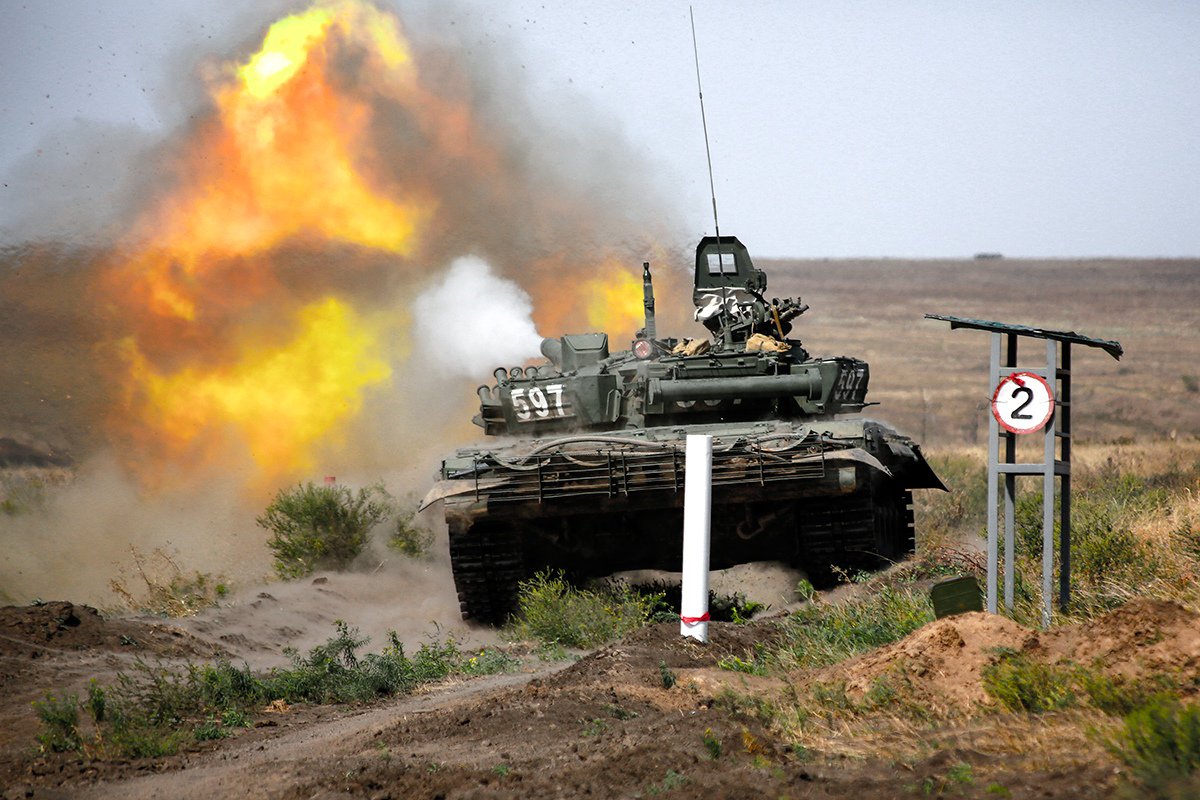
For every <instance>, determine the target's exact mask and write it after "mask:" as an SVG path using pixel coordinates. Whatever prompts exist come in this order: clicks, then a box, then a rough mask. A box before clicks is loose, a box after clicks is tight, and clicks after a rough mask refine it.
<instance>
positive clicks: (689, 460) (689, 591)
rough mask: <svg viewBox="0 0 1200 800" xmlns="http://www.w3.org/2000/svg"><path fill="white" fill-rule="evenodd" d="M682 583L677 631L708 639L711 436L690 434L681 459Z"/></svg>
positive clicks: (706, 640)
mask: <svg viewBox="0 0 1200 800" xmlns="http://www.w3.org/2000/svg"><path fill="white" fill-rule="evenodd" d="M684 469H685V474H684V477H685V480H684V486H683V586H682V588H681V592H680V594H681V601H680V608H679V635H680V636H690V637H692V638H693V639H695V640H697V641H699V642H708V550H709V534H710V529H711V522H712V437H711V436H703V435H698V434H690V435H689V436H688V437H687V454H686V460H685V462H684Z"/></svg>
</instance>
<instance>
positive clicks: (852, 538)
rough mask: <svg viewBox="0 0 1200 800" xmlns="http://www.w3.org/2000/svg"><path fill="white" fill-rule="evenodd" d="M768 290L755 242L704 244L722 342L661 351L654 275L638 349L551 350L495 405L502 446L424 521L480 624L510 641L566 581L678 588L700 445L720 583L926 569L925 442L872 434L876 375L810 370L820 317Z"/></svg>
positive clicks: (498, 377) (487, 407)
mask: <svg viewBox="0 0 1200 800" xmlns="http://www.w3.org/2000/svg"><path fill="white" fill-rule="evenodd" d="M766 288H767V278H766V275H765V274H764V273H763V272H762V271H761V270H758V269H755V267H754V265H753V263H752V262H751V260H750V255H749V253H748V252H747V250H746V248H745V246H744V245H743V244H742V243H741V242H740V241H738V240H737V239H736V238H735V237H731V236H722V237H705V238H704V239H702V240H701V241H700V244H699V246H698V247H697V248H696V270H695V289H694V292H693V296H692V299H693V302H694V304H695V306H696V311H695V318H696V319H697V320H698V321H699V322H701V323H702V324H703V325H704V327H705V328H706V329H707V331H708V336H705V337H703V338H699V339H695V340H684V341H677V340H675V339H661V338H659V337H658V335H657V332H656V328H655V321H654V294H653V287H652V284H651V276H650V267H649V264H645V265H643V292H644V304H645V310H646V323H645V328H644V329H643V330H641V331H639V332H638V334H637V336H636V338H635V339H634V341H633V343H632V346H631V347H630V349H628V350H622V351H619V352H616V353H613V352H610V350H609V340H608V336H607V335H606V334H604V333H584V334H571V335H565V336H562V337H560V338H558V339H546V340H544V341H543V342H542V353H543V355H545V357H546V361H545V363H543V364H541V365H538V366H530V367H526V368H521V367H515V368H512V369H505V368H499V369H497V370H496V371H495V373H494V377H495V383H494V384H492V385H486V386H481V387H480V388H479V390H478V392H479V401H480V411H479V415H478V416H477V417H476V418H475V423H476V424H477V425H479V426H480V427H482V428H483V429H484V432H485V433H486V434H488V435H490V436H497V437H502V438H499V439H498V440H497V442H496V444H495V445H494V446H489V447H474V448H467V449H463V450H459V451H458V452H457V453H456V454H455V455H454V456H452V457H450V458H447V459H446V460H445V461H444V462H443V463H442V468H441V471H440V473H439V475H438V481H437V483H436V484H435V485H434V486H433V488H432V489H431V490H430V492H429V494H428V495H427V496H426V498H425V501H424V502H423V504H422V507H426V506H428V505H430V504H432V503H435V502H439V501H440V502H441V503H442V504H443V508H444V512H445V517H446V522H447V524H448V527H449V532H450V556H451V561H452V564H453V570H454V581H455V585H456V587H457V589H458V596H459V600H460V603H461V606H462V613H463V616H464V618H467V619H473V620H478V621H480V622H486V623H492V624H500V623H502V622H503V621H504V620H505V618H506V617H507V615H508V614H509V613H511V612H512V611H513V610H514V604H515V599H516V591H517V585H518V583H519V582H520V581H521V580H524V579H526V578H528V577H530V576H532V575H533V574H534V573H536V572H538V571H541V570H544V569H547V568H551V569H561V570H563V571H564V572H565V573H566V575H567V576H569V577H570V578H572V579H575V580H581V579H585V578H588V577H594V576H603V575H609V574H611V573H613V572H616V571H620V570H626V569H665V570H676V571H677V570H679V568H680V558H681V540H682V507H683V485H684V471H683V467H684V457H683V452H684V441H685V437H686V436H687V435H688V434H689V433H705V434H710V435H712V437H713V467H712V476H713V493H712V502H713V509H712V550H711V565H712V568H713V569H722V568H725V567H730V566H733V565H735V564H741V563H746V562H751V561H765V560H781V561H787V562H790V563H792V564H794V565H796V566H798V567H800V568H802V569H804V570H806V571H807V572H808V574H809V576H810V578H811V579H812V580H813V582H814V583H815V584H817V585H821V584H823V583H828V582H829V580H830V578H831V576H832V574H833V569H834V568H835V567H837V568H843V569H859V568H869V567H875V566H878V565H881V564H884V563H887V562H888V561H890V560H894V559H897V558H900V557H902V556H904V555H905V554H907V553H909V552H911V551H912V549H913V524H912V509H911V502H912V495H911V493H910V492H911V490H912V489H920V488H944V487H943V486H942V484H941V481H940V480H939V479H938V477H937V476H936V475H935V474H934V473H933V471H932V470H931V469H930V467H929V465H928V464H927V463H926V462H925V459H924V457H923V456H922V455H921V452H920V449H919V448H918V447H917V445H916V444H914V443H913V441H912V440H911V439H909V438H907V437H905V436H902V435H900V434H899V433H897V432H896V431H894V430H892V429H891V428H889V427H887V426H886V425H884V424H882V423H880V422H876V421H872V420H869V419H865V418H862V417H860V416H858V413H859V412H861V411H862V409H863V408H864V407H865V406H866V405H867V403H866V394H867V382H868V380H869V377H870V372H869V370H868V367H867V364H866V362H864V361H861V360H859V359H857V358H851V357H847V356H836V357H826V358H815V357H811V356H810V355H809V354H808V352H806V351H805V350H804V348H803V347H802V346H801V343H800V341H798V340H796V339H790V338H788V334H789V333H790V331H791V327H792V320H794V319H795V318H796V317H798V316H799V315H800V314H802V313H803V312H804V311H805V310H806V309H807V306H805V305H803V304H801V303H800V302H799V300H793V299H791V298H786V299H783V300H780V299H778V298H773V299H771V300H767V299H766V298H765V296H764V292H765V291H766Z"/></svg>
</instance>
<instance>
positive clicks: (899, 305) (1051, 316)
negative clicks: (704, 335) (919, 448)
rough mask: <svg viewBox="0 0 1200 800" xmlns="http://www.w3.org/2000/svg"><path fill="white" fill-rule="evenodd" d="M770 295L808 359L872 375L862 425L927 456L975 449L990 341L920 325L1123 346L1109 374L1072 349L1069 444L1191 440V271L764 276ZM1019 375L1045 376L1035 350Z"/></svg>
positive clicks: (1194, 324)
mask: <svg viewBox="0 0 1200 800" xmlns="http://www.w3.org/2000/svg"><path fill="white" fill-rule="evenodd" d="M760 266H761V267H763V268H765V269H766V270H767V273H768V278H769V281H770V284H769V292H768V294H769V295H773V296H783V295H792V294H800V295H802V296H803V297H804V300H805V302H807V303H808V304H809V305H810V306H812V309H811V310H810V311H809V312H807V313H806V314H805V315H804V316H803V317H801V318H800V320H799V321H798V323H797V328H796V331H797V332H798V333H799V336H800V337H801V338H802V339H803V340H804V341H805V345H806V346H807V347H808V348H809V349H810V350H811V351H813V352H815V353H829V354H835V353H837V354H840V353H845V354H847V355H855V356H858V357H860V358H864V359H866V360H867V361H868V362H869V363H870V364H871V392H870V394H869V396H868V399H870V400H873V401H875V402H877V403H879V404H880V405H879V407H878V408H877V409H871V410H870V411H871V412H872V413H874V414H877V415H878V416H879V417H880V418H882V419H885V420H888V421H890V422H892V423H894V424H896V425H897V426H899V427H900V428H902V429H903V430H904V431H905V432H906V433H909V434H911V435H912V436H914V437H915V438H917V439H918V440H919V441H922V442H925V443H926V446H927V448H932V447H935V446H937V445H939V444H955V443H964V444H974V443H982V441H983V438H984V436H985V435H986V433H987V413H988V412H987V410H986V408H985V407H984V406H985V404H986V403H987V401H988V400H989V399H990V396H989V389H988V387H987V385H986V383H987V365H988V352H989V351H988V348H989V345H990V342H989V338H990V337H989V335H988V334H987V333H985V332H983V331H972V330H961V329H960V330H956V331H951V330H950V326H949V324H948V323H945V322H939V321H933V320H926V319H924V318H923V317H924V315H925V314H943V315H947V316H955V317H965V318H969V319H988V320H996V321H1001V322H1011V323H1016V324H1020V325H1030V326H1033V327H1041V328H1051V329H1055V330H1064V331H1075V332H1077V333H1080V334H1082V335H1084V336H1089V337H1091V338H1095V339H1110V340H1116V341H1119V342H1120V343H1121V345H1122V346H1123V347H1124V349H1125V355H1124V357H1123V358H1122V359H1121V360H1120V361H1115V360H1114V359H1112V358H1111V357H1110V356H1109V355H1108V354H1107V353H1105V352H1104V351H1102V350H1098V349H1095V348H1088V347H1082V346H1079V345H1075V346H1074V347H1073V348H1072V360H1073V364H1072V367H1073V369H1072V372H1073V386H1072V388H1073V392H1074V396H1073V402H1074V405H1075V410H1074V417H1073V426H1074V429H1075V437H1076V439H1077V440H1078V441H1101V442H1103V441H1113V440H1119V439H1128V438H1147V439H1156V438H1166V437H1170V436H1172V435H1174V436H1176V437H1184V438H1187V437H1191V436H1195V435H1197V434H1200V402H1197V401H1198V400H1200V261H1197V260H1159V261H1151V260H1123V259H1102V260H1079V261H1073V260H1054V261H1028V260H1013V259H998V260H976V261H902V260H887V261H865V260H864V261H833V260H831V261H795V262H791V261H788V262H764V263H763V264H761V265H760ZM1028 342H1029V343H1028V344H1024V345H1023V349H1022V350H1021V351H1020V353H1019V356H1020V359H1021V360H1020V363H1021V364H1022V365H1025V364H1028V365H1029V366H1034V367H1036V366H1039V365H1040V364H1042V363H1044V362H1045V352H1044V348H1043V347H1042V346H1041V343H1040V341H1038V340H1028Z"/></svg>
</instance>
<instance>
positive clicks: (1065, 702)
mask: <svg viewBox="0 0 1200 800" xmlns="http://www.w3.org/2000/svg"><path fill="white" fill-rule="evenodd" d="M983 690H984V691H985V692H987V694H988V695H989V696H990V697H992V698H993V699H995V700H996V702H998V703H999V704H1000V705H1001V706H1002V707H1003V708H1005V709H1007V710H1008V711H1028V712H1031V713H1034V714H1040V713H1042V712H1044V711H1057V710H1059V709H1063V708H1070V707H1071V706H1074V705H1076V702H1077V699H1076V696H1075V675H1074V673H1073V672H1072V671H1071V670H1070V669H1065V668H1062V667H1056V666H1051V665H1049V664H1044V663H1042V662H1040V661H1035V660H1033V659H1030V658H1028V657H1027V656H1025V655H1022V654H1020V653H1010V652H1005V653H1002V654H1001V657H1000V660H999V661H997V662H996V663H994V664H989V665H987V666H986V667H984V668H983Z"/></svg>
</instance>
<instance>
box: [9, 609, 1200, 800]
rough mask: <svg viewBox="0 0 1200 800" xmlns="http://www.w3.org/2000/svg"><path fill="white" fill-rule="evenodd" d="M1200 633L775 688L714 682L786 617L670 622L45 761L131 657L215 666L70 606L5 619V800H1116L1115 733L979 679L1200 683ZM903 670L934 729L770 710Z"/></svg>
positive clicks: (1018, 638) (1132, 617)
mask: <svg viewBox="0 0 1200 800" xmlns="http://www.w3.org/2000/svg"><path fill="white" fill-rule="evenodd" d="M1198 622H1200V619H1198V618H1197V615H1196V614H1194V613H1192V612H1190V611H1186V610H1184V609H1183V608H1181V607H1179V606H1175V605H1173V604H1170V603H1161V602H1146V603H1134V604H1131V605H1129V606H1126V607H1125V608H1123V609H1120V610H1118V611H1116V612H1114V613H1112V614H1110V615H1108V616H1107V617H1104V618H1102V619H1100V620H1098V621H1094V622H1091V623H1088V624H1086V625H1081V626H1066V627H1062V628H1058V629H1055V630H1053V631H1050V632H1036V631H1031V630H1028V629H1025V628H1022V627H1021V626H1019V625H1017V624H1015V623H1012V622H1009V621H1007V620H1004V619H1001V618H999V617H994V616H990V615H986V614H967V615H962V616H959V617H954V618H950V619H945V620H940V621H938V622H934V623H931V624H929V625H927V626H925V627H924V628H922V629H920V630H918V631H916V632H915V633H914V634H912V635H911V636H909V637H908V638H906V639H904V640H902V641H900V642H897V643H895V644H893V645H889V646H887V647H884V648H880V649H879V650H877V651H874V652H872V653H868V654H865V655H863V656H860V657H858V658H855V659H851V660H849V661H846V662H843V663H842V664H838V665H835V666H833V667H828V668H825V669H823V670H812V671H803V672H797V673H795V674H791V675H784V676H775V677H760V676H754V675H747V674H743V673H739V672H733V671H730V670H726V669H721V668H720V667H719V666H718V664H719V662H720V660H721V659H722V658H724V657H727V656H738V657H742V658H745V657H746V656H747V654H748V653H750V652H752V651H753V649H754V647H755V645H756V644H758V643H770V642H771V641H773V640H776V639H777V638H778V637H779V636H780V635H781V634H780V622H779V618H774V619H767V620H762V621H758V622H755V623H752V624H749V625H733V624H723V623H712V624H711V625H710V629H709V630H710V637H711V640H710V642H709V643H708V644H707V645H703V644H699V643H697V642H694V641H692V640H690V639H684V638H682V637H680V636H679V633H678V626H676V625H674V624H660V625H655V626H651V627H649V628H645V629H642V630H640V631H637V632H635V633H634V634H632V635H630V636H628V637H626V638H625V639H624V640H622V641H620V642H617V643H616V644H613V645H611V646H608V647H604V648H601V649H599V650H596V651H594V652H591V653H588V654H586V655H583V656H582V657H581V658H579V660H578V661H575V662H567V663H560V664H557V665H555V664H549V665H548V664H545V663H542V662H539V661H536V660H533V659H530V660H528V662H527V663H526V665H525V666H524V667H523V669H522V671H520V672H517V673H511V674H502V675H494V676H489V677H484V678H478V679H455V680H451V681H449V682H447V683H444V684H440V685H436V686H432V687H429V688H427V689H425V690H423V691H421V692H419V693H417V694H414V695H411V696H405V697H399V698H394V699H390V700H386V701H383V702H380V703H378V704H374V705H371V706H367V707H333V706H292V707H280V706H278V705H277V706H276V707H275V708H273V709H271V710H267V709H264V710H263V712H262V713H260V714H259V715H258V716H257V719H256V720H255V724H254V727H252V728H250V729H247V730H245V731H243V732H241V733H239V734H238V735H237V736H235V737H234V738H231V739H227V740H220V741H215V742H208V743H205V744H204V745H203V746H202V747H201V748H200V749H198V750H196V751H192V752H187V753H182V754H180V755H176V756H171V757H167V758H163V759H130V760H118V761H100V760H92V759H90V758H89V757H88V755H87V754H86V753H84V754H79V753H68V754H47V753H40V752H38V748H37V746H36V743H35V740H34V735H35V733H36V730H37V725H36V720H35V717H34V714H33V713H32V710H31V707H30V703H31V702H32V701H33V700H35V699H38V698H39V697H40V696H41V695H42V694H43V693H44V692H45V691H47V690H54V691H56V692H59V691H75V692H82V691H86V683H87V681H88V680H89V679H90V678H92V677H96V678H99V679H100V680H101V681H105V680H111V679H112V677H113V675H114V674H115V673H116V672H117V671H118V670H121V669H123V668H127V667H128V665H129V664H130V663H131V661H132V659H133V658H136V657H141V658H143V659H158V660H162V661H164V662H166V663H170V662H173V661H181V660H184V659H190V660H193V661H195V660H202V659H205V658H211V657H214V656H216V655H219V654H220V649H219V648H218V647H216V646H215V645H213V644H211V643H208V642H206V641H204V640H202V639H199V638H196V637H195V636H193V635H192V634H189V633H186V632H184V631H183V630H181V629H180V628H178V627H175V626H174V625H171V624H167V623H158V622H151V621H147V620H136V619H105V618H103V617H102V616H100V615H99V614H97V613H96V612H95V611H94V610H92V609H89V608H87V607H81V606H74V605H71V604H69V603H49V604H45V605H41V606H25V607H12V606H10V607H7V608H4V609H0V632H2V633H0V635H2V638H0V658H2V659H3V693H2V696H3V700H2V701H0V720H2V722H3V725H2V733H0V783H2V784H3V786H4V787H5V792H6V794H5V797H42V798H56V797H89V798H93V797H94V798H101V797H114V798H115V797H121V798H152V797H162V798H178V797H197V798H200V797H204V798H207V797H219V796H231V797H263V798H268V797H269V798H320V797H369V798H389V797H390V798H410V797H412V798H418V797H427V798H438V797H445V798H453V797H463V798H470V797H513V798H517V797H520V798H551V797H588V796H590V797H654V796H671V797H679V798H688V797H695V798H700V797H705V798H711V797H731V798H732V797H773V798H774V797H794V798H817V797H856V798H895V797H903V796H927V795H936V796H952V797H988V798H991V797H997V796H1001V797H1014V798H1019V797H1039V798H1041V797H1062V798H1078V797H1083V798H1086V797H1096V798H1101V797H1110V796H1115V795H1114V792H1116V791H1117V789H1118V787H1120V785H1121V770H1120V768H1119V765H1118V763H1117V762H1116V761H1115V760H1114V759H1113V758H1112V757H1111V756H1110V755H1108V753H1107V752H1106V750H1105V748H1104V747H1103V746H1102V744H1101V743H1100V742H1099V740H1098V738H1096V737H1095V736H1093V735H1090V734H1088V733H1087V729H1088V728H1089V727H1092V728H1094V727H1096V726H1102V725H1103V724H1105V723H1104V721H1103V720H1102V719H1099V718H1098V717H1088V715H1087V713H1085V712H1080V711H1074V712H1063V713H1060V714H1047V715H1042V716H1030V715H1012V714H1003V713H999V712H998V711H996V710H995V709H991V708H989V707H988V705H987V704H988V700H987V697H986V696H985V695H984V694H983V692H982V689H981V688H980V680H981V678H980V675H981V672H982V669H983V666H984V665H985V664H987V663H989V662H990V661H991V660H993V659H995V658H996V649H995V648H997V647H1005V648H1008V650H1010V651H1017V652H1022V653H1025V654H1027V655H1029V656H1030V657H1031V658H1037V659H1040V660H1044V661H1046V662H1048V663H1055V662H1063V663H1067V662H1069V663H1079V664H1089V665H1097V666H1100V667H1103V668H1104V669H1106V670H1109V671H1111V672H1113V673H1114V674H1118V673H1119V674H1121V675H1124V676H1127V677H1139V676H1147V675H1153V674H1160V673H1162V672H1164V671H1167V672H1171V673H1172V674H1174V675H1176V676H1178V677H1181V678H1184V679H1185V682H1186V680H1190V681H1191V682H1192V684H1193V685H1195V684H1197V683H1200V634H1198V633H1197V631H1198V630H1200V625H1198V624H1197V623H1198ZM898 669H899V670H906V671H907V676H908V685H909V686H912V687H917V688H916V691H917V694H918V695H919V696H920V698H921V700H922V702H924V703H926V704H928V705H929V706H930V707H931V708H932V707H935V706H939V704H940V706H941V710H940V711H939V712H938V713H936V714H934V715H933V716H931V717H930V720H929V721H928V722H927V723H924V724H921V723H916V722H913V721H911V720H908V721H905V720H904V719H902V718H901V717H899V716H888V715H885V716H882V717H881V718H880V719H878V720H875V721H871V720H867V721H863V720H859V721H858V722H842V721H839V720H836V719H834V718H832V717H831V718H830V719H829V720H828V721H825V722H822V721H820V720H816V721H814V722H813V723H812V725H811V726H810V729H811V730H817V731H819V735H817V736H811V735H810V736H807V737H799V738H797V737H796V736H795V735H791V734H790V733H789V731H790V730H791V729H790V728H789V723H788V721H787V720H786V719H783V720H781V719H779V718H778V717H775V718H773V717H771V716H770V715H768V714H765V713H759V711H758V709H763V708H767V707H769V705H768V704H772V703H774V704H776V707H781V706H786V705H787V702H786V701H787V698H788V696H789V694H790V695H792V696H796V694H797V693H804V692H807V691H809V690H810V689H811V687H812V685H813V684H814V683H817V682H820V683H826V684H827V683H829V682H831V681H835V682H842V683H844V684H845V686H846V687H847V693H848V694H849V695H851V696H853V695H854V694H855V693H856V692H861V691H863V689H864V687H866V686H867V685H869V684H870V682H871V680H872V679H873V678H875V677H877V676H879V675H881V674H885V673H889V671H890V672H891V674H895V671H896V670H898ZM909 699H910V700H911V699H912V698H909ZM864 725H865V726H866V727H865V728H864ZM793 733H794V731H793ZM800 739H804V741H805V742H806V744H804V745H801V744H798V742H799V741H800Z"/></svg>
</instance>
